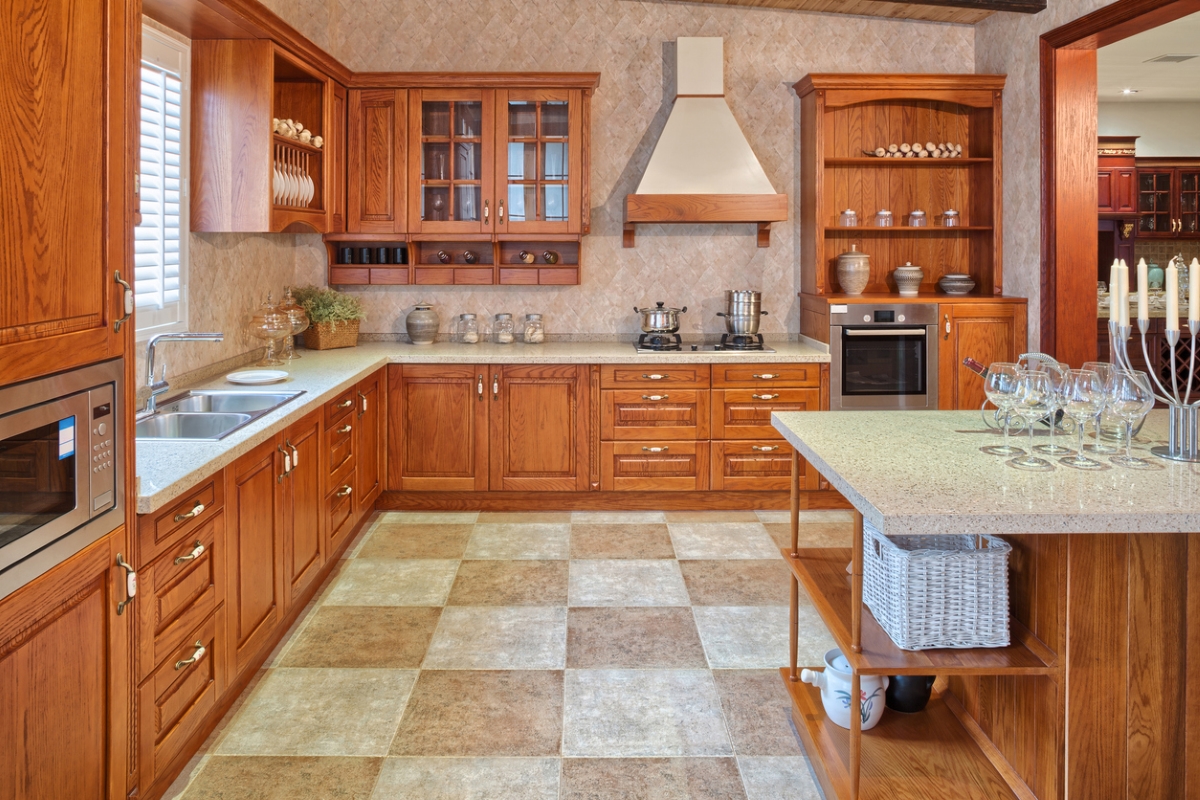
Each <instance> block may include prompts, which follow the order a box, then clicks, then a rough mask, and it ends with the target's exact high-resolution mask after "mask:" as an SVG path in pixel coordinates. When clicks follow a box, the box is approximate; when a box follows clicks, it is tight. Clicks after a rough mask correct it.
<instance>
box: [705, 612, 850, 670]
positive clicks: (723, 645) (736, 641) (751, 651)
mask: <svg viewBox="0 0 1200 800" xmlns="http://www.w3.org/2000/svg"><path fill="white" fill-rule="evenodd" d="M801 609H802V610H808V611H811V606H809V607H805V606H801ZM692 613H693V614H694V615H695V616H696V629H697V630H699V631H700V641H702V642H704V653H705V655H707V656H708V664H709V666H711V667H712V668H713V669H778V668H779V667H783V666H787V663H788V609H787V606H733V607H725V606H696V607H694V608H693V609H692ZM812 616H813V617H815V616H816V613H815V612H812ZM807 621H808V620H805V618H804V615H802V616H801V627H802V628H803V627H804V625H805V623H806V622H807ZM815 624H816V625H818V626H819V625H821V622H820V620H819V619H818V620H815ZM821 630H822V631H824V630H825V629H824V627H822V628H821ZM826 635H828V634H826ZM805 663H807V662H805ZM817 663H821V662H820V661H818V662H817Z"/></svg>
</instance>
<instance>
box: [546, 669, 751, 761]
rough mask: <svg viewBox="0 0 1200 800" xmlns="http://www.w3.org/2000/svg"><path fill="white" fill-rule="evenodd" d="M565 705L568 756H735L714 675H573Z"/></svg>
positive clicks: (647, 672) (568, 675)
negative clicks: (726, 728)
mask: <svg viewBox="0 0 1200 800" xmlns="http://www.w3.org/2000/svg"><path fill="white" fill-rule="evenodd" d="M564 705H565V715H564V730H563V755H564V756H581V757H595V758H605V757H607V758H638V757H655V756H727V755H732V753H733V748H732V746H731V744H730V742H729V734H728V733H727V732H726V730H725V721H724V717H723V715H722V714H721V701H720V698H719V697H718V696H717V690H716V685H715V684H714V683H713V679H712V674H711V673H710V672H709V671H708V670H675V669H672V670H666V669H661V670H660V669H654V670H636V669H609V670H595V669H572V670H567V673H566V688H565V697H564Z"/></svg>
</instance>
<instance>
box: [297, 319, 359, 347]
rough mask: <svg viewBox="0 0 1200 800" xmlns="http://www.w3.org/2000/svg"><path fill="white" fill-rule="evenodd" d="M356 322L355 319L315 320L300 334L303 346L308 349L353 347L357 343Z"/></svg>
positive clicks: (357, 321)
mask: <svg viewBox="0 0 1200 800" xmlns="http://www.w3.org/2000/svg"><path fill="white" fill-rule="evenodd" d="M358 323H359V320H357V319H352V320H350V321H348V322H315V323H313V324H312V325H310V326H309V327H308V328H307V329H306V330H305V331H304V333H303V334H301V335H302V336H303V337H304V346H305V347H307V348H308V349H309V350H335V349H337V348H339V347H354V346H355V345H357V344H358Z"/></svg>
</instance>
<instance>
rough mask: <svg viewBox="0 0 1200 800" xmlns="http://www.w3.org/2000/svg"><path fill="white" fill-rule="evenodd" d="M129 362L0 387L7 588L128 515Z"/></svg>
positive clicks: (0, 552)
mask: <svg viewBox="0 0 1200 800" xmlns="http://www.w3.org/2000/svg"><path fill="white" fill-rule="evenodd" d="M122 370H123V367H122V364H121V361H119V360H117V361H106V362H103V363H100V364H93V365H92V366H88V367H82V368H80V369H76V370H71V371H69V372H63V373H59V374H58V375H51V376H50V377H47V378H40V379H38V380H33V381H27V382H25V383H19V384H16V385H14V386H8V387H5V388H3V389H0V597H3V596H5V595H7V594H9V593H10V592H12V591H13V590H14V589H17V588H19V587H21V586H23V585H25V584H26V583H28V582H29V581H31V580H33V579H34V578H36V577H37V576H38V575H41V574H42V573H43V572H45V571H46V570H48V569H50V568H51V567H53V566H54V565H56V564H59V563H61V562H62V561H64V560H66V559H67V558H69V557H70V556H72V555H74V554H75V553H77V552H79V551H80V550H82V549H83V548H84V547H86V546H87V545H89V544H91V543H92V542H94V541H96V540H97V539H99V538H100V537H102V536H104V535H105V534H107V533H108V532H110V531H112V530H114V529H115V528H117V527H118V526H119V525H120V524H121V523H122V522H123V521H124V515H125V503H124V498H123V494H124V478H123V474H122V473H123V469H122V465H123V463H124V459H125V453H124V451H123V447H122V441H123V440H122V421H121V419H122V418H121V413H120V411H121V409H120V402H121V388H122V383H123V372H122Z"/></svg>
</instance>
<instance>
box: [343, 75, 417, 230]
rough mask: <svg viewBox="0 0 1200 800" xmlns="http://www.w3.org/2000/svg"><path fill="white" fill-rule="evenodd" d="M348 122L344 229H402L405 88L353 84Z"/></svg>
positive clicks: (404, 208) (404, 213) (404, 179)
mask: <svg viewBox="0 0 1200 800" xmlns="http://www.w3.org/2000/svg"><path fill="white" fill-rule="evenodd" d="M348 119H349V124H348V126H347V140H348V147H349V151H348V153H347V169H346V176H347V180H346V194H347V210H348V215H349V218H348V219H347V230H348V231H350V232H353V233H375V232H378V233H401V232H403V231H404V230H405V229H406V223H407V219H406V217H407V213H408V211H407V207H406V205H405V203H406V199H407V196H408V193H407V191H406V175H407V164H408V156H407V149H406V148H407V123H408V92H407V91H405V90H403V89H352V90H350V97H349V111H348Z"/></svg>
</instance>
